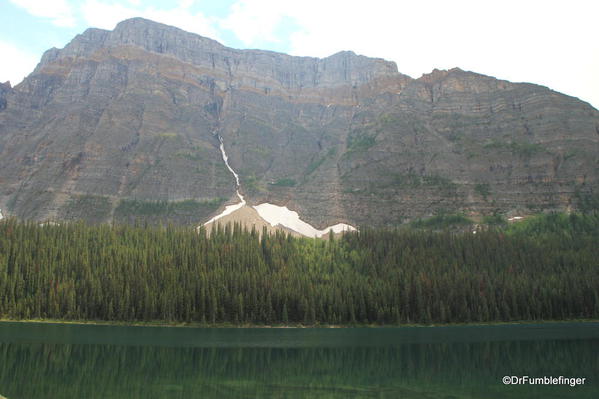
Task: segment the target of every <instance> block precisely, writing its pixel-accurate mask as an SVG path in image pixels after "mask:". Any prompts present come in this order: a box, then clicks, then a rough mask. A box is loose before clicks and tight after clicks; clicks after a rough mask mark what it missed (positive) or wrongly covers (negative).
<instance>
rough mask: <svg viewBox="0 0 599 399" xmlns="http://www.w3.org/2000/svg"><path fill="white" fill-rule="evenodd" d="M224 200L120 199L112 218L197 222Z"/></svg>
mask: <svg viewBox="0 0 599 399" xmlns="http://www.w3.org/2000/svg"><path fill="white" fill-rule="evenodd" d="M224 201H225V199H224V198H216V199H213V200H208V201H196V200H184V201H142V200H134V199H131V200H121V201H120V202H119V205H118V206H117V208H116V209H115V211H114V220H115V222H119V223H136V222H138V221H140V220H143V221H144V222H146V223H149V224H168V223H175V224H187V225H192V224H199V222H200V221H202V220H204V219H205V218H206V217H207V216H209V215H210V214H211V213H213V212H215V211H216V210H217V209H218V207H219V206H220V205H221V204H222V203H223V202H224Z"/></svg>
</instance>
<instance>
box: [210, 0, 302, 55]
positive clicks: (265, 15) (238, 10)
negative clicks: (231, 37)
mask: <svg viewBox="0 0 599 399" xmlns="http://www.w3.org/2000/svg"><path fill="white" fill-rule="evenodd" d="M289 14H292V13H291V12H290V10H289V8H288V7H286V5H285V4H284V2H282V1H280V2H279V1H269V0H252V1H245V0H242V1H238V2H236V3H234V4H233V5H232V6H231V12H230V13H229V15H228V16H227V17H226V18H224V19H222V20H221V21H220V26H221V28H223V29H228V30H230V31H231V32H233V33H234V34H235V36H237V37H238V38H239V39H240V40H241V41H242V42H243V43H244V44H245V45H247V46H251V45H255V44H257V43H258V42H264V41H267V42H275V43H276V42H278V41H280V39H279V38H278V37H277V36H276V34H275V32H276V30H277V28H278V27H279V25H280V24H281V23H282V22H283V19H284V17H285V16H287V15H289Z"/></svg>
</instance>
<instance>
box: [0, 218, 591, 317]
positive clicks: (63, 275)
mask: <svg viewBox="0 0 599 399" xmlns="http://www.w3.org/2000/svg"><path fill="white" fill-rule="evenodd" d="M597 242H599V214H598V213H589V214H586V215H581V214H573V215H561V214H555V215H549V216H540V217H537V218H532V219H530V220H527V221H524V222H521V223H519V224H515V225H511V226H509V227H506V228H503V229H500V230H488V231H481V232H478V233H477V234H472V233H463V234H452V233H449V232H441V233H439V232H431V231H425V230H415V229H403V230H370V229H362V230H361V231H360V232H356V233H348V234H345V235H343V237H342V238H339V239H334V238H333V237H330V239H329V240H317V239H306V238H294V237H291V236H289V235H285V234H283V233H280V232H279V233H276V234H273V235H268V234H259V232H257V231H255V230H253V231H246V230H243V229H242V228H241V227H240V226H239V225H233V226H231V225H228V226H226V227H225V228H215V230H213V231H212V232H211V234H210V235H207V234H206V232H205V231H204V230H200V231H199V234H198V232H196V231H195V230H192V229H182V228H175V227H166V228H148V227H142V226H137V227H136V226H110V225H99V226H88V225H85V224H83V223H74V224H64V225H43V226H41V225H38V224H37V223H31V222H19V221H17V220H15V219H6V220H2V221H0V316H1V317H3V318H10V319H31V318H51V319H64V320H107V321H166V322H197V323H209V324H211V323H223V322H230V323H234V324H280V323H285V324H287V323H290V324H293V323H301V324H360V323H374V324H403V323H447V322H487V321H515V320H541V319H542V320H549V319H551V320H561V319H573V318H598V317H599V247H598V246H597Z"/></svg>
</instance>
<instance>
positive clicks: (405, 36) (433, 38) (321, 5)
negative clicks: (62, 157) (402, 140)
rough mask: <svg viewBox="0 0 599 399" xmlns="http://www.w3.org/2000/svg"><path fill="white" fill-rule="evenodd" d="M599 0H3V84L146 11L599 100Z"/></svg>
mask: <svg viewBox="0 0 599 399" xmlns="http://www.w3.org/2000/svg"><path fill="white" fill-rule="evenodd" d="M597 15H599V2H597V1H596V0H569V1H567V2H564V1H556V0H544V1H540V0H503V1H502V2H488V1H481V0H478V1H475V0H452V1H446V0H429V1H426V2H424V1H413V0H410V1H407V0H367V1H356V0H303V1H301V2H300V1H297V0H295V1H289V0H278V1H277V0H221V1H212V0H172V1H165V0H151V1H144V0H0V54H3V61H2V62H1V63H0V81H6V80H10V81H11V82H12V83H13V84H16V83H17V82H19V81H20V80H21V79H22V78H23V77H24V76H25V75H27V74H28V73H30V72H31V71H32V70H33V68H34V67H35V65H36V63H37V62H38V61H39V58H40V57H41V55H42V53H43V52H44V51H45V50H46V49H48V48H50V47H58V48H61V47H63V46H64V45H65V44H67V43H68V42H69V41H70V40H71V39H72V38H73V37H74V36H75V35H76V34H78V33H81V32H83V31H84V30H85V29H86V28H88V27H98V28H103V29H113V28H114V26H115V24H116V23H117V22H119V21H121V20H123V19H126V18H130V17H134V16H141V17H145V18H149V19H153V20H156V21H159V22H163V23H167V24H169V25H174V26H177V27H179V28H181V29H184V30H187V31H191V32H194V33H198V34H201V35H203V36H208V37H211V38H213V39H216V40H218V41H220V42H221V43H223V44H225V45H227V46H230V47H235V48H261V49H268V50H274V51H281V52H285V53H289V54H293V55H308V56H317V57H325V56H328V55H331V54H333V53H336V52H338V51H341V50H353V51H355V52H356V53H359V54H363V55H367V56H371V57H381V58H385V59H388V60H392V61H395V62H396V63H397V64H398V68H399V71H400V72H402V73H405V74H407V75H410V76H412V77H419V76H420V75H422V74H423V73H428V72H430V71H431V70H433V69H434V68H439V69H449V68H452V67H455V66H457V67H460V68H462V69H465V70H471V71H475V72H479V73H483V74H486V75H491V76H495V77H497V78H500V79H507V80H511V81H516V82H523V81H524V82H532V83H537V84H541V85H544V86H548V87H550V88H552V89H554V90H557V91H560V92H563V93H566V94H569V95H572V96H576V97H579V98H581V99H582V100H584V101H587V102H590V103H591V104H593V105H594V106H595V107H596V108H599V40H597V39H598V38H599V34H598V31H599V29H598V28H597V21H596V18H597Z"/></svg>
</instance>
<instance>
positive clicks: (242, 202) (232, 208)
mask: <svg viewBox="0 0 599 399" xmlns="http://www.w3.org/2000/svg"><path fill="white" fill-rule="evenodd" d="M218 141H220V153H221V155H222V157H223V161H225V165H226V166H227V169H229V171H230V172H231V173H232V174H233V176H234V177H235V188H236V191H235V193H236V194H237V197H238V198H239V202H238V203H237V204H233V205H227V206H226V207H225V210H224V211H222V212H221V213H220V214H218V215H216V216H215V217H213V218H212V219H210V220H209V221H207V222H206V223H204V224H205V225H206V224H208V223H212V222H214V221H216V220H218V219H220V218H222V217H223V216H227V215H229V214H231V213H233V212H235V211H236V210H238V209H240V208H242V207H243V206H245V199H243V195H241V193H240V192H239V188H240V183H239V175H238V174H237V173H235V171H234V170H233V168H232V167H231V165H229V157H228V156H227V153H226V152H225V144H224V143H223V138H222V137H221V135H220V134H219V135H218Z"/></svg>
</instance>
